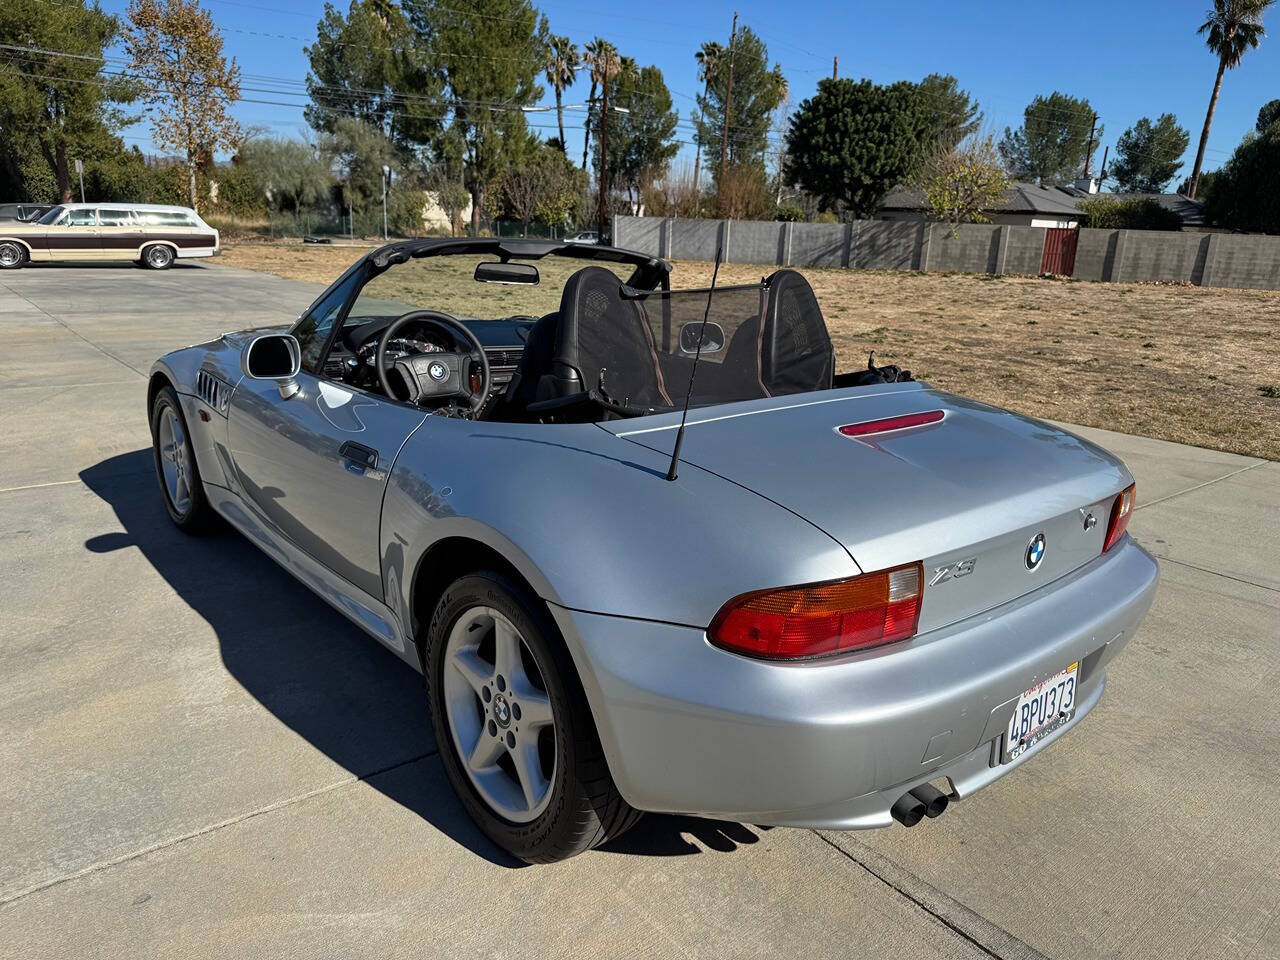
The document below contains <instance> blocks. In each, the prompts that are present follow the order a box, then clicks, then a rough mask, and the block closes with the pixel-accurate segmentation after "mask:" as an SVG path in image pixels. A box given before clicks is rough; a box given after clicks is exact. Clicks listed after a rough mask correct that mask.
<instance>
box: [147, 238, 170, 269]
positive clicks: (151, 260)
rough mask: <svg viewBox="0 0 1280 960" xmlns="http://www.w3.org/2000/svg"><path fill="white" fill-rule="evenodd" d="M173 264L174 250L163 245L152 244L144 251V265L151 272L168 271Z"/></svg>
mask: <svg viewBox="0 0 1280 960" xmlns="http://www.w3.org/2000/svg"><path fill="white" fill-rule="evenodd" d="M172 263H173V248H172V247H166V246H165V245H164V244H163V243H156V244H152V245H151V246H149V247H147V248H146V249H145V250H143V251H142V265H143V266H144V267H148V268H149V269H151V270H167V269H168V268H169V266H170V265H171V264H172Z"/></svg>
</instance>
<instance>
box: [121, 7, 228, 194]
mask: <svg viewBox="0 0 1280 960" xmlns="http://www.w3.org/2000/svg"><path fill="white" fill-rule="evenodd" d="M124 42H125V50H126V52H127V53H128V54H129V57H130V61H131V62H130V70H131V71H133V72H135V73H136V74H137V76H138V79H139V80H140V81H141V83H142V84H143V87H144V93H143V99H144V100H145V101H146V102H147V103H149V104H150V105H152V106H154V107H156V108H157V112H156V113H155V115H154V116H153V118H152V121H151V123H152V138H153V139H154V140H155V142H156V146H158V147H160V148H162V149H166V148H167V149H172V150H177V151H179V152H181V154H182V155H183V158H184V159H185V162H186V167H187V187H188V191H189V193H190V199H191V206H192V208H193V209H199V207H198V204H199V194H198V191H197V189H196V168H197V166H198V165H199V164H200V163H201V162H207V161H211V160H212V157H213V153H214V151H216V150H219V149H234V148H235V146H236V144H237V142H238V141H239V138H240V129H239V127H238V126H237V125H236V122H235V121H234V120H233V119H231V115H230V113H229V112H228V108H229V107H230V105H231V104H232V103H233V102H234V101H236V100H238V99H240V68H239V67H238V66H236V62H235V59H234V58H233V59H232V60H231V61H230V63H228V62H227V59H226V58H225V57H224V56H223V55H222V35H221V34H220V33H219V32H218V30H217V28H216V27H215V26H214V23H213V18H212V17H210V16H209V14H208V13H207V12H205V11H204V10H202V9H201V8H200V4H199V0H132V2H131V3H130V4H129V23H128V26H126V27H125V33H124Z"/></svg>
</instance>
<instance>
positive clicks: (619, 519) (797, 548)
mask: <svg viewBox="0 0 1280 960" xmlns="http://www.w3.org/2000/svg"><path fill="white" fill-rule="evenodd" d="M744 455H747V452H745V451H744ZM667 466H668V461H667V458H666V457H664V456H662V455H661V454H659V453H657V452H655V451H653V450H649V449H647V448H644V447H640V446H638V445H636V444H633V443H628V442H627V441H625V440H621V439H619V438H617V437H614V436H612V435H611V434H609V433H607V432H606V431H604V430H601V429H599V428H598V427H596V426H595V425H593V424H552V425H548V424H506V423H483V422H481V423H475V422H472V421H465V420H453V419H449V418H445V417H429V418H428V419H427V421H426V422H425V423H424V424H423V425H422V426H421V427H420V428H419V429H418V430H417V432H416V433H414V435H413V436H412V437H411V438H410V439H409V441H408V442H407V443H406V444H405V447H404V449H403V451H402V452H401V454H400V456H399V458H398V459H397V461H396V463H395V466H394V468H393V470H392V475H391V478H390V482H389V484H388V487H387V493H386V498H385V500H384V503H383V513H382V561H383V573H384V583H385V584H386V588H387V592H388V597H387V601H388V603H390V604H392V605H394V606H396V607H397V608H398V610H399V612H400V614H401V616H402V618H403V619H402V622H404V623H406V624H409V623H412V622H413V619H412V606H411V604H412V600H411V596H410V594H411V591H412V580H413V572H414V571H415V570H416V569H417V567H418V563H419V561H420V560H421V558H422V556H423V555H424V554H425V553H426V552H427V551H428V550H429V549H430V548H431V547H432V545H434V544H436V543H438V542H440V541H441V540H443V539H445V538H447V537H451V536H463V537H468V538H470V539H474V540H477V541H479V542H481V543H484V544H485V545H486V546H489V547H491V548H492V549H494V550H496V551H497V552H498V553H500V554H502V556H503V557H505V558H506V559H507V560H508V561H509V562H510V563H511V564H512V565H514V566H515V567H516V569H517V570H518V571H519V572H520V573H521V574H522V575H523V576H524V577H525V579H526V580H528V581H529V583H530V584H531V585H532V586H533V588H534V589H535V590H536V591H537V592H538V594H539V595H540V596H541V597H542V598H543V599H545V600H547V601H549V602H551V603H554V604H556V605H557V606H561V607H567V608H570V609H574V610H583V611H590V612H593V613H603V614H611V615H616V616H626V617H633V618H640V619H646V620H659V621H665V622H669V623H678V624H685V625H690V626H696V627H705V626H706V625H707V624H709V623H710V622H711V619H712V617H713V616H714V615H715V613H716V611H717V610H719V608H720V607H721V605H723V604H724V602H725V601H726V600H729V599H730V598H731V597H734V596H737V595H738V594H741V593H745V592H747V591H749V590H759V589H764V588H767V587H776V586H784V585H788V584H795V583H806V582H812V581H816V580H828V579H833V578H837V577H845V576H853V575H856V574H857V573H859V572H860V571H859V569H858V567H857V565H856V564H855V563H854V562H853V559H852V558H851V557H850V556H849V554H848V552H847V551H846V550H845V549H844V548H843V547H842V546H840V544H838V543H837V542H836V541H835V540H833V539H832V538H831V537H829V536H828V535H827V534H825V533H823V532H822V531H820V530H819V529H818V528H817V527H815V526H813V525H812V524H810V523H809V522H807V521H805V520H803V519H801V518H800V517H798V516H796V515H795V514H793V513H790V512H788V511H787V510H785V509H783V508H782V507H779V506H778V505H777V504H775V503H773V502H772V501H769V500H765V499H764V498H762V497H760V496H758V495H756V494H754V493H752V492H750V491H749V490H746V489H744V488H743V487H740V486H737V485H736V484H733V483H730V482H729V481H727V480H724V479H722V478H720V477H718V476H715V475H713V474H710V473H708V472H706V471H704V470H701V469H699V468H697V467H694V466H692V465H690V464H682V466H681V469H680V476H679V478H678V479H677V480H675V481H673V482H668V481H667V479H666V472H667Z"/></svg>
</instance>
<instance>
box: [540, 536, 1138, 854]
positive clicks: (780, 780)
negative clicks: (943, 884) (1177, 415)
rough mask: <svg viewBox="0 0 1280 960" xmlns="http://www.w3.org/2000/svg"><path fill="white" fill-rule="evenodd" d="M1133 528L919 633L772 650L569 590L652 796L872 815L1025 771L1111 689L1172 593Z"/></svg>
mask: <svg viewBox="0 0 1280 960" xmlns="http://www.w3.org/2000/svg"><path fill="white" fill-rule="evenodd" d="M1158 575H1159V572H1158V568H1157V566H1156V563H1155V561H1154V559H1152V557H1151V556H1150V555H1149V554H1148V553H1147V552H1146V551H1145V550H1143V549H1142V548H1141V547H1140V546H1138V544H1137V543H1136V542H1134V541H1133V540H1132V539H1131V538H1126V539H1125V541H1124V542H1123V543H1122V545H1121V546H1120V547H1118V548H1117V549H1115V550H1114V551H1113V552H1112V553H1110V554H1108V555H1107V556H1105V557H1101V558H1099V559H1098V560H1095V561H1093V562H1091V563H1090V564H1088V565H1087V566H1085V567H1083V568H1081V569H1080V570H1077V571H1075V572H1074V573H1072V574H1070V575H1068V576H1066V577H1063V578H1062V579H1060V580H1058V581H1057V582H1055V583H1052V584H1049V585H1047V586H1046V587H1044V588H1043V589H1042V590H1039V591H1037V592H1036V593H1035V594H1031V595H1028V596H1026V597H1023V598H1021V599H1019V600H1016V601H1013V602H1010V603H1008V604H1005V605H1003V606H1001V607H999V608H997V609H995V610H991V611H987V612H986V613H984V614H981V615H979V616H976V617H972V618H970V619H969V620H966V621H962V622H960V623H956V624H952V625H951V626H949V627H946V628H944V629H940V630H936V631H933V632H931V633H929V634H927V635H924V636H920V637H916V638H915V639H913V640H911V641H908V642H907V643H903V644H896V645H893V646H889V647H883V648H880V649H877V650H869V651H867V652H865V653H862V654H858V655H853V656H848V657H841V658H837V659H830V660H820V661H809V662H804V663H770V662H763V661H758V660H751V659H748V658H745V657H741V656H737V655H735V654H731V653H728V652H726V651H723V650H720V649H718V648H716V647H713V646H712V645H711V644H710V643H709V642H708V641H707V638H706V634H705V632H704V631H702V630H699V629H695V628H691V627H685V626H677V625H673V624H665V623H655V622H649V621H639V620H631V619H626V618H620V617H611V616H603V615H599V614H591V613H583V612H580V611H573V610H567V609H564V608H560V607H555V606H553V607H552V612H553V614H554V615H555V617H556V619H557V621H558V622H559V624H560V627H561V629H562V631H563V632H564V635H565V637H566V640H567V641H568V642H569V645H570V648H571V651H572V653H573V655H574V658H575V661H576V662H577V665H578V669H579V673H580V675H581V676H582V680H583V686H584V688H585V690H586V693H587V697H588V700H589V702H590V704H591V708H592V712H593V714H594V716H595V719H596V723H597V726H598V727H599V730H600V737H601V741H602V743H603V745H604V748H605V753H606V756H607V757H608V760H609V767H610V771H611V772H612V774H613V777H614V779H615V781H616V782H617V784H618V788H619V790H620V791H621V792H622V795H623V796H624V797H625V798H626V799H627V801H628V802H629V803H630V804H631V805H632V806H635V807H637V808H639V809H642V810H652V811H663V812H678V813H690V814H696V815H702V816H714V817H722V818H727V819H736V820H743V821H749V822H752V823H759V824H776V825H790V826H807V827H825V828H845V829H855V828H868V827H879V826H886V825H888V824H889V823H891V822H892V820H891V817H890V815H889V808H890V807H891V806H892V805H893V803H894V801H895V800H897V799H898V798H899V797H900V796H901V795H902V794H903V793H904V792H905V791H906V790H908V789H910V788H911V787H914V786H916V785H918V784H920V783H924V782H926V781H930V780H938V779H939V778H943V777H945V778H947V779H948V780H949V781H950V786H951V791H952V793H953V796H954V797H956V798H962V797H966V796H968V795H969V794H971V793H973V792H974V791H975V790H978V789H980V788H981V787H983V786H986V785H987V784H988V783H990V782H992V781H993V780H996V779H998V778H999V777H1001V776H1003V775H1004V774H1005V773H1008V772H1009V771H1010V770H1012V769H1013V768H1014V767H1016V766H1018V765H1019V764H1021V763H1023V762H1024V761H1025V760H1026V759H1027V758H1028V757H1030V756H1033V755H1035V754H1037V753H1039V752H1040V751H1041V750H1043V749H1045V748H1046V747H1048V746H1049V745H1050V744H1051V743H1053V742H1054V741H1056V740H1057V739H1059V738H1060V737H1061V736H1063V735H1064V734H1065V733H1066V732H1067V731H1068V730H1070V729H1072V728H1074V727H1075V726H1076V724H1078V723H1079V722H1080V721H1081V720H1082V719H1083V718H1084V716H1085V715H1087V714H1088V713H1089V711H1090V710H1092V709H1093V707H1094V706H1095V705H1096V704H1097V702H1098V701H1099V699H1100V698H1101V695H1102V690H1103V686H1104V683H1105V679H1104V670H1105V667H1106V665H1107V663H1108V662H1109V661H1110V660H1111V658H1112V657H1114V656H1115V655H1116V653H1117V652H1119V650H1120V649H1121V648H1122V647H1123V646H1124V644H1125V643H1126V642H1127V641H1128V639H1129V637H1130V636H1131V634H1132V633H1133V631H1134V629H1136V627H1137V626H1138V624H1139V623H1140V621H1141V620H1142V618H1143V616H1144V615H1145V614H1146V612H1147V609H1148V608H1149V607H1150V605H1151V600H1152V598H1153V596H1154V593H1155V588H1156V583H1157V579H1158ZM1077 660H1078V661H1079V662H1080V674H1079V694H1078V697H1079V699H1078V706H1077V708H1076V713H1075V716H1074V717H1073V718H1072V720H1071V721H1070V722H1069V723H1068V724H1066V725H1065V726H1064V727H1062V728H1060V729H1059V730H1057V731H1055V732H1054V733H1053V734H1052V735H1050V736H1049V737H1048V738H1046V739H1045V740H1044V741H1042V742H1041V743H1039V744H1037V745H1036V746H1035V747H1034V748H1032V749H1031V750H1029V751H1027V752H1026V753H1024V754H1023V755H1022V756H1020V757H1019V758H1018V759H1017V760H1016V761H1014V762H1012V763H1008V764H1000V763H999V759H1000V746H1001V741H1002V738H1003V733H1004V730H1005V728H1006V727H1007V725H1008V722H1009V718H1010V716H1011V714H1012V711H1013V708H1014V704H1015V703H1016V702H1017V699H1018V697H1019V696H1020V695H1021V694H1022V693H1023V692H1024V691H1025V690H1027V689H1029V688H1030V687H1032V686H1033V685H1035V684H1036V683H1038V682H1039V681H1040V680H1043V679H1045V678H1046V677H1047V676H1050V675H1052V674H1054V673H1057V672H1058V671H1060V670H1062V669H1064V668H1066V667H1067V666H1068V665H1069V664H1071V663H1072V662H1074V661H1077Z"/></svg>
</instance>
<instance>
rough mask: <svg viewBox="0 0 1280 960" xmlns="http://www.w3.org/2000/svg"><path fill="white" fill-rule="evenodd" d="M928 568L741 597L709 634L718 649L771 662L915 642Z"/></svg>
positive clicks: (722, 611)
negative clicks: (909, 641)
mask: <svg viewBox="0 0 1280 960" xmlns="http://www.w3.org/2000/svg"><path fill="white" fill-rule="evenodd" d="M922 577H923V574H922V569H921V566H920V564H918V563H913V564H910V565H908V566H905V567H895V568H894V569H892V570H881V571H879V572H878V573H868V574H864V575H862V576H860V577H851V578H850V579H848V580H835V581H832V582H830V583H815V584H812V585H810V586H805V587H786V588H784V589H781V590H761V591H759V592H757V593H748V594H744V595H742V596H740V597H736V598H734V599H733V600H730V601H729V602H728V603H726V604H725V605H724V606H723V607H722V608H721V609H720V612H719V613H717V614H716V617H715V619H714V620H712V621H711V626H710V628H709V629H708V630H707V633H708V635H709V636H710V638H711V642H712V643H714V644H716V645H717V646H720V647H724V648H726V649H728V650H733V651H734V652H736V653H745V654H747V655H748V656H752V657H764V658H766V659H769V660H792V659H800V658H804V657H820V656H823V655H825V654H831V653H841V652H844V651H847V650H861V649H864V648H866V647H876V646H879V645H880V644H883V643H893V642H894V641H897V640H906V639H907V638H908V637H912V636H914V635H915V632H916V626H917V624H918V623H919V621H920V592H921V583H922V582H923V581H922Z"/></svg>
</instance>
